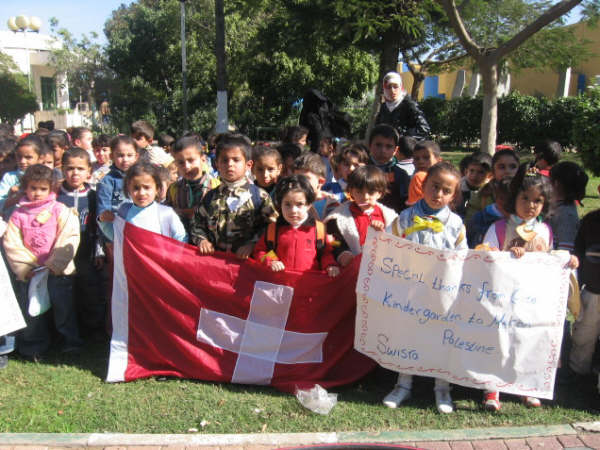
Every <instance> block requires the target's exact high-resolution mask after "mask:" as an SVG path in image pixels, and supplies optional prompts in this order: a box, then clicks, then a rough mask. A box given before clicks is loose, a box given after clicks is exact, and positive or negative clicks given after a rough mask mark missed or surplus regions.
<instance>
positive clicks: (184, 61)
mask: <svg viewBox="0 0 600 450" xmlns="http://www.w3.org/2000/svg"><path fill="white" fill-rule="evenodd" d="M179 1H180V2H181V78H182V91H183V92H182V96H183V100H182V105H181V106H182V109H183V132H184V133H185V132H187V131H188V112H187V55H186V52H185V47H186V45H185V0H179Z"/></svg>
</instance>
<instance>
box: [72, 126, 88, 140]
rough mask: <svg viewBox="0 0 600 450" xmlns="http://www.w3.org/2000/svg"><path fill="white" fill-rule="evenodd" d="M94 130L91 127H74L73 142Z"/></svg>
mask: <svg viewBox="0 0 600 450" xmlns="http://www.w3.org/2000/svg"><path fill="white" fill-rule="evenodd" d="M88 131H89V132H90V133H91V132H92V130H90V129H89V128H86V127H75V128H73V130H72V131H71V140H72V141H73V142H75V141H76V140H77V139H81V138H82V136H83V135H84V134H85V133H87V132H88Z"/></svg>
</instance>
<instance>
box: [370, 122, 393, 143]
mask: <svg viewBox="0 0 600 450" xmlns="http://www.w3.org/2000/svg"><path fill="white" fill-rule="evenodd" d="M377 136H381V137H384V138H386V139H392V140H393V141H394V145H398V142H399V141H400V135H399V134H398V131H397V130H396V129H395V128H394V127H393V126H391V125H388V124H386V123H382V124H379V125H376V126H375V127H374V128H373V130H371V134H370V135H369V145H371V143H372V142H373V139H375V138H376V137H377Z"/></svg>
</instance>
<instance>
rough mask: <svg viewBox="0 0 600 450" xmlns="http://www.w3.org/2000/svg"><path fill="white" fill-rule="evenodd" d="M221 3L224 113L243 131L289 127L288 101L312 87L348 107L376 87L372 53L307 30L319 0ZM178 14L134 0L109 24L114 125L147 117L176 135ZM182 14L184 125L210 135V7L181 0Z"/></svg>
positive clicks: (153, 1)
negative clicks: (226, 109)
mask: <svg viewBox="0 0 600 450" xmlns="http://www.w3.org/2000/svg"><path fill="white" fill-rule="evenodd" d="M315 5H316V6H315ZM225 7H226V10H225V13H226V33H227V35H226V52H227V72H228V80H229V84H228V96H229V99H230V102H229V116H230V120H231V122H232V123H234V124H235V125H237V126H238V127H239V128H240V129H241V130H242V131H243V132H246V133H248V134H252V132H253V131H254V129H255V128H256V127H258V126H268V125H272V126H281V125H283V124H285V123H286V122H289V121H292V120H293V119H294V117H295V116H296V115H297V110H295V109H294V107H293V104H294V103H295V102H297V101H298V99H300V98H302V96H303V94H304V92H305V91H306V89H308V88H310V87H316V88H318V89H321V90H322V91H323V92H324V93H325V94H326V95H327V96H329V97H330V98H331V99H332V100H333V101H334V102H338V103H345V102H346V101H347V100H348V99H351V100H356V99H360V98H361V97H362V96H363V95H364V93H365V91H367V90H368V89H369V88H370V87H371V86H372V84H373V83H374V78H375V75H374V74H375V71H376V61H375V59H374V57H373V55H371V54H370V53H368V52H366V51H364V50H361V49H358V48H355V47H352V46H350V45H340V41H339V40H337V39H330V36H329V35H328V30H327V28H326V27H324V26H323V27H311V26H310V24H311V20H312V22H314V17H315V16H314V15H312V14H313V13H314V12H315V7H319V8H326V9H327V8H328V10H329V11H332V10H331V8H330V7H327V5H326V3H325V2H321V1H320V2H316V1H312V0H311V1H292V0H272V1H268V2H267V1H261V0H252V1H249V2H241V1H236V0H231V1H228V2H226V3H225ZM179 8H180V4H179V1H177V0H140V1H139V2H137V3H133V4H131V5H130V6H122V7H121V8H119V9H118V10H116V11H114V12H113V15H112V17H111V18H110V19H109V21H108V22H107V23H106V26H105V33H106V36H107V39H108V45H107V48H106V53H107V58H108V65H109V66H110V68H111V69H112V70H114V71H115V73H116V74H117V79H118V80H119V84H120V89H119V93H118V95H116V96H115V97H114V98H113V100H112V102H111V107H112V110H113V114H114V116H115V118H116V119H117V121H118V122H119V123H120V127H121V128H123V127H125V126H126V125H127V124H128V123H130V122H131V120H134V119H138V118H146V119H149V120H151V121H152V122H153V123H155V124H157V126H158V128H159V129H163V130H172V131H173V132H180V131H181V114H182V111H181V104H182V103H181V101H182V77H181V59H180V55H181V42H180V37H179V36H180V34H179V32H180V29H179V26H180V25H179V20H180V10H179ZM186 8H187V10H186V17H187V21H186V29H187V30H188V33H187V56H188V58H187V61H188V86H189V91H188V92H189V94H188V97H189V98H188V111H190V112H191V117H190V124H191V128H192V129H194V130H197V131H202V132H207V131H209V130H210V129H212V127H213V125H214V120H215V104H216V89H215V87H216V86H215V79H216V72H215V55H214V46H215V24H214V2H212V1H211V0H197V1H194V2H186ZM320 11H321V12H323V11H324V10H323V9H320ZM311 18H312V19H311ZM346 44H349V41H346ZM149 49H151V51H149Z"/></svg>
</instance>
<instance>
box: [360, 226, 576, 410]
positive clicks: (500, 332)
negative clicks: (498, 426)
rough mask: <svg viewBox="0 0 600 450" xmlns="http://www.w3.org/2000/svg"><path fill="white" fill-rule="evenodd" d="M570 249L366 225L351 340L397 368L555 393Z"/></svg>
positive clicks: (541, 395) (530, 392) (517, 391)
mask: <svg viewBox="0 0 600 450" xmlns="http://www.w3.org/2000/svg"><path fill="white" fill-rule="evenodd" d="M568 258H569V257H568V255H551V254H547V253H539V252H538V253H528V254H526V255H525V256H523V257H522V258H519V259H517V258H514V257H512V255H511V254H510V253H508V252H482V251H472V250H463V251H450V250H437V249H433V248H430V247H426V246H423V245H419V244H415V243H413V242H410V241H407V240H405V239H400V238H397V237H395V236H393V235H390V234H386V233H381V232H379V233H378V232H375V231H374V230H369V234H368V236H367V240H366V242H365V247H364V249H363V256H362V263H361V268H360V274H359V277H358V283H357V286H356V290H357V301H358V308H357V315H356V333H355V341H354V347H355V348H356V349H357V350H358V351H359V352H361V353H364V354H365V355H368V356H370V357H371V358H373V359H374V360H375V361H377V362H378V363H379V364H380V365H382V366H384V367H387V368H388V369H391V370H395V371H397V372H403V373H407V374H413V375H424V376H430V377H437V378H443V379H445V380H448V381H449V382H451V383H455V384H460V385H463V386H469V387H474V388H479V389H492V390H498V391H502V392H508V393H512V394H519V395H531V396H534V397H539V398H546V399H551V398H552V396H553V388H554V377H555V375H556V367H557V363H558V358H559V354H560V344H561V341H562V332H563V322H564V319H565V311H566V303H567V296H568V290H569V284H568V282H569V271H568V270H566V269H564V266H565V264H566V262H567V261H568Z"/></svg>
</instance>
